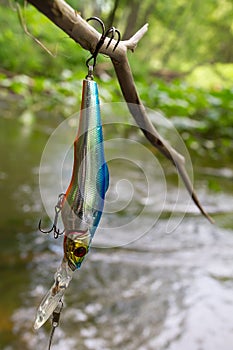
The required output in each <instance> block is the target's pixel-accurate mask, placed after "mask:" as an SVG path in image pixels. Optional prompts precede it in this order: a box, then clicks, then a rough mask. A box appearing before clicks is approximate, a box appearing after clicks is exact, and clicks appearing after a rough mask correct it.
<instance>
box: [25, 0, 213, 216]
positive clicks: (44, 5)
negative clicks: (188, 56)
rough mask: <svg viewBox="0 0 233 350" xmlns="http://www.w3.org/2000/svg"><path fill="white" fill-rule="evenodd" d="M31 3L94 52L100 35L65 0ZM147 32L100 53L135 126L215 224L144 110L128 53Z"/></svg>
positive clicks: (181, 162) (181, 163) (178, 157)
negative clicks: (109, 65) (111, 67)
mask: <svg viewBox="0 0 233 350" xmlns="http://www.w3.org/2000/svg"><path fill="white" fill-rule="evenodd" d="M28 2H29V3H31V4H32V5H34V6H35V7H36V8H37V9H38V10H39V11H40V12H42V13H43V14H45V15H46V16H47V17H48V18H49V19H50V20H51V21H52V22H54V23H55V24H56V25H57V26H58V27H60V28H61V29H62V30H63V31H64V32H65V33H67V34H68V35H69V36H70V37H71V38H72V39H73V40H74V41H76V42H77V43H79V44H80V45H81V46H82V47H83V48H84V49H85V50H88V51H90V52H92V53H93V52H94V50H95V47H96V45H97V43H98V41H99V39H100V36H101V35H100V33H98V32H97V31H96V30H95V29H94V28H93V27H91V26H90V25H89V24H88V23H87V22H86V21H85V20H84V19H82V17H81V16H80V15H79V14H78V12H77V11H76V10H74V9H73V8H72V7H71V6H69V5H68V4H67V3H66V2H65V1H64V0H47V1H46V0H28ZM147 29H148V25H147V24H146V25H145V26H143V27H142V28H141V29H140V30H139V31H138V32H137V33H136V34H134V35H133V36H132V37H131V38H130V39H129V40H125V41H121V42H120V43H119V45H118V46H117V50H115V51H113V48H114V46H115V44H116V41H115V40H112V42H111V45H110V46H109V47H107V40H106V43H104V45H103V46H102V47H101V49H100V51H99V52H100V53H103V54H105V55H107V56H109V57H110V58H111V60H112V63H113V65H114V68H115V72H116V75H117V78H118V81H119V84H120V87H121V90H122V93H123V96H124V98H125V100H126V102H127V104H128V108H129V110H130V112H131V114H132V116H133V117H134V119H135V121H136V123H137V124H138V126H139V127H140V129H141V130H142V132H143V133H144V135H145V136H146V138H147V139H148V140H149V141H150V142H151V144H152V145H153V146H154V147H156V148H157V149H158V150H159V151H160V152H161V153H163V154H164V155H165V156H166V157H167V158H168V159H169V160H170V161H171V162H172V163H173V164H174V165H175V166H176V168H177V171H178V172H179V174H180V176H181V178H182V179H183V181H184V183H185V185H186V188H187V190H188V192H189V193H190V195H191V197H192V199H193V201H194V202H195V204H196V205H197V207H198V208H199V209H200V211H201V213H202V214H203V215H204V216H205V217H207V219H208V220H209V221H210V222H212V219H211V218H210V217H209V215H208V214H207V213H206V212H205V210H204V209H203V208H202V206H201V204H200V203H199V201H198V198H197V196H196V194H195V192H194V189H193V186H192V183H191V181H190V179H189V177H188V174H187V172H186V169H185V166H184V163H185V161H184V158H183V156H182V155H180V154H179V153H178V152H176V151H175V150H174V149H173V148H172V147H171V146H170V145H169V144H168V142H167V141H165V140H164V139H163V138H162V137H161V136H160V135H159V133H158V131H157V130H156V129H155V128H154V126H153V125H152V123H151V121H150V120H149V118H148V116H147V114H146V111H145V108H144V106H143V104H142V103H141V101H140V99H139V96H138V93H137V90H136V86H135V83H134V79H133V75H132V72H131V69H130V66H129V63H128V58H127V50H128V49H129V50H132V51H133V50H134V49H135V48H136V45H137V43H138V41H139V40H140V39H141V38H142V37H143V35H144V34H145V33H146V31H147Z"/></svg>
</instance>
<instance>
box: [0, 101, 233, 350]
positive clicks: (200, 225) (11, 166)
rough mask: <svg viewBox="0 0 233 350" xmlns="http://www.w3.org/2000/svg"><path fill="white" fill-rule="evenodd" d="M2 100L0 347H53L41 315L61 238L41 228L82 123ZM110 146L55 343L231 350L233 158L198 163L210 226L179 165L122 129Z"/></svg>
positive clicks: (87, 348)
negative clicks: (94, 226)
mask: <svg viewBox="0 0 233 350" xmlns="http://www.w3.org/2000/svg"><path fill="white" fill-rule="evenodd" d="M2 107H3V108H2V112H1V118H0V142H1V155H0V159H1V162H0V164H1V168H0V181H1V182H0V183H1V204H0V205H1V211H0V212H1V219H0V242H1V244H0V255H1V259H0V273H1V284H0V291H1V294H0V295H1V298H0V310H1V312H0V349H2V350H22V349H24V350H32V349H36V350H46V349H47V344H48V338H49V333H50V322H47V323H46V325H45V326H44V327H42V328H41V329H39V330H38V331H34V330H33V322H34V318H35V312H36V308H37V306H38V304H39V303H40V300H41V298H42V297H43V295H44V294H45V293H46V291H47V290H48V288H50V286H51V284H52V282H53V275H54V273H55V271H56V269H57V267H58V264H59V262H60V261H61V259H62V240H63V238H62V237H60V238H59V239H57V240H54V238H53V236H52V235H51V236H50V235H45V234H43V233H41V232H39V231H38V229H37V227H38V222H39V220H40V219H42V222H43V225H44V226H45V227H49V226H50V225H51V220H52V218H53V213H54V206H55V204H56V201H57V196H58V194H59V193H61V192H62V191H64V190H65V189H66V186H67V185H68V183H69V180H70V173H71V164H72V142H73V136H74V135H75V132H76V129H75V127H74V124H75V122H74V121H73V119H72V118H71V119H69V120H68V121H66V122H65V124H64V123H61V120H59V117H57V118H54V119H53V120H50V121H48V120H47V119H46V118H44V119H43V118H41V119H40V120H25V119H24V120H22V118H18V117H17V115H16V112H15V111H12V112H9V111H8V110H7V107H6V106H2ZM54 130H56V131H55V134H52V133H53V131H54ZM104 131H105V133H106V134H107V131H108V125H106V126H105V130H104ZM51 135H52V136H51ZM59 135H60V136H59ZM48 140H49V143H47V141H48ZM46 143H47V146H46ZM105 148H106V158H107V161H108V166H109V170H110V179H111V182H110V188H109V191H108V194H107V198H106V205H105V212H104V214H103V217H102V220H101V223H100V227H99V229H98V230H97V232H96V234H95V237H94V240H93V246H92V249H91V251H90V253H89V254H88V256H87V258H86V259H85V261H84V263H83V265H82V268H81V269H80V270H79V271H77V272H76V273H75V274H74V278H73V280H72V282H71V284H70V287H69V289H68V290H67V292H66V295H65V300H64V309H63V312H62V315H61V322H60V326H59V327H58V329H57V330H56V332H55V335H54V339H53V346H52V349H53V350H64V349H67V350H74V349H76V350H92V349H95V350H122V349H124V350H187V349H188V350H219V349H221V350H232V348H233V293H232V290H233V264H232V259H233V221H232V212H233V197H232V194H233V186H232V180H233V167H232V164H224V166H221V167H220V168H219V167H217V166H216V162H215V163H214V164H212V163H211V162H210V161H208V159H205V161H203V160H202V159H200V162H199V159H195V162H193V163H194V164H195V165H194V179H195V188H196V190H197V192H198V195H199V197H200V201H201V202H202V203H203V205H204V207H205V208H206V209H207V211H208V212H209V213H210V214H211V215H212V217H213V218H214V220H215V225H212V224H210V223H209V222H208V221H207V220H206V219H205V218H204V217H202V216H201V215H200V213H199V212H198V210H197V209H196V208H195V206H194V205H193V204H192V203H191V202H190V201H189V198H188V195H187V193H186V190H185V189H184V187H183V186H182V185H181V184H180V182H179V181H178V180H177V176H176V175H175V170H174V169H173V168H172V166H170V165H168V163H167V162H166V161H163V160H162V158H161V159H160V158H159V160H158V159H157V158H156V157H155V155H154V153H152V152H151V150H150V149H149V148H148V147H145V145H144V144H143V145H142V143H141V142H140V139H138V138H137V137H132V138H129V137H128V136H127V137H126V136H124V137H122V136H121V137H120V136H119V134H118V135H117V136H114V137H109V138H108V139H107V140H106V145H105ZM61 164H62V166H61ZM210 185H211V186H210ZM177 186H178V187H179V191H177ZM59 225H60V226H62V223H61V222H59Z"/></svg>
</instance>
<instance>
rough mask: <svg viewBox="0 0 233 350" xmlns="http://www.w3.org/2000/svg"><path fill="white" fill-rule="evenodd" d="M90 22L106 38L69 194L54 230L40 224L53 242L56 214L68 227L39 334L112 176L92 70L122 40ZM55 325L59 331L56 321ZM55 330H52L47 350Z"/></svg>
mask: <svg viewBox="0 0 233 350" xmlns="http://www.w3.org/2000/svg"><path fill="white" fill-rule="evenodd" d="M91 19H95V20H98V22H99V23H101V25H102V29H103V33H102V36H101V38H100V41H99V43H98V44H97V47H96V50H95V51H94V53H93V54H92V56H91V57H90V59H88V60H87V62H86V64H87V66H88V75H87V76H86V78H85V79H84V80H83V89H82V104H81V112H80V121H79V129H78V134H77V137H76V139H75V141H74V162H73V172H72V178H71V181H70V184H69V187H68V189H67V191H66V193H65V194H61V195H60V196H59V200H58V203H57V205H56V207H55V220H54V224H53V226H52V228H51V230H48V231H43V230H42V229H41V222H40V223H39V229H40V230H41V231H42V232H45V233H49V232H52V231H53V232H54V238H58V236H59V235H61V234H62V233H61V232H60V231H59V230H58V229H57V227H56V224H57V218H58V214H59V213H61V216H62V221H63V224H64V243H63V247H64V256H63V260H62V262H61V265H60V266H59V267H58V270H57V272H56V273H55V276H54V279H55V281H54V284H53V285H52V287H51V288H50V290H49V291H48V292H47V294H46V295H45V297H44V298H43V300H42V302H41V304H40V306H39V308H38V310H37V314H36V319H35V323H34V328H35V329H38V328H40V327H41V326H42V325H43V324H44V323H45V322H46V321H47V320H48V318H49V317H50V316H51V315H52V314H53V316H54V317H55V318H56V317H57V315H58V314H59V315H60V312H61V309H62V307H60V308H59V303H61V300H62V298H63V295H64V293H65V290H66V289H67V287H68V285H69V283H70V281H71V279H72V276H73V273H74V271H75V270H77V269H79V268H80V267H81V264H82V262H83V260H84V258H85V256H86V254H87V253H88V251H89V249H90V245H91V241H92V238H93V236H94V233H95V231H96V229H97V227H98V224H99V221H100V219H101V215H102V212H103V207H104V198H105V193H106V191H107V189H108V183H109V173H108V167H107V164H106V162H105V157H104V146H103V135H102V122H101V115H100V106H99V97H98V87H97V83H96V82H95V81H94V80H93V68H94V66H95V64H96V57H97V55H98V51H99V49H100V47H101V45H103V43H104V40H105V38H106V37H107V35H109V34H110V35H111V37H110V39H109V44H110V42H111V41H112V38H113V36H114V34H115V33H117V34H118V42H119V41H120V33H119V32H118V30H116V29H114V28H110V29H109V30H107V31H105V28H104V24H103V23H102V21H100V20H99V19H97V18H95V17H92V18H91ZM114 49H116V45H115V47H114ZM91 61H93V62H92V64H90V62H91ZM57 308H58V309H59V310H58V311H57ZM55 323H56V326H57V322H55ZM56 326H54V325H53V329H52V333H51V337H50V345H49V347H50V346H51V341H52V336H53V333H54V330H55V327H56Z"/></svg>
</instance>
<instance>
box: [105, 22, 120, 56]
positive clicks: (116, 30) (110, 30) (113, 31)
mask: <svg viewBox="0 0 233 350" xmlns="http://www.w3.org/2000/svg"><path fill="white" fill-rule="evenodd" d="M110 33H112V35H111V38H110V40H109V42H108V44H107V46H106V49H107V48H108V47H109V46H110V44H111V42H112V39H113V38H114V36H115V33H117V36H118V39H117V42H116V44H115V46H114V48H113V50H112V51H115V50H116V48H117V46H118V44H119V42H120V41H121V33H120V32H119V30H118V29H116V28H115V27H111V28H109V29H108V30H107V31H106V33H105V37H107V36H108V35H109V34H110Z"/></svg>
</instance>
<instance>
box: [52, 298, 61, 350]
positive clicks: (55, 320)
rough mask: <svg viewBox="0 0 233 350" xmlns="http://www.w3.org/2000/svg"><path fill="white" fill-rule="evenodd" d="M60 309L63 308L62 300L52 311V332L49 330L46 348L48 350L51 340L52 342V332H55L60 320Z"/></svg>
mask: <svg viewBox="0 0 233 350" xmlns="http://www.w3.org/2000/svg"><path fill="white" fill-rule="evenodd" d="M62 308H63V302H62V300H60V301H59V304H58V305H57V307H56V309H55V310H54V311H53V319H52V330H51V333H50V337H49V347H48V350H50V349H51V345H52V340H53V336H54V332H55V329H56V328H57V327H58V325H59V320H60V316H61V311H62Z"/></svg>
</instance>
